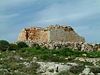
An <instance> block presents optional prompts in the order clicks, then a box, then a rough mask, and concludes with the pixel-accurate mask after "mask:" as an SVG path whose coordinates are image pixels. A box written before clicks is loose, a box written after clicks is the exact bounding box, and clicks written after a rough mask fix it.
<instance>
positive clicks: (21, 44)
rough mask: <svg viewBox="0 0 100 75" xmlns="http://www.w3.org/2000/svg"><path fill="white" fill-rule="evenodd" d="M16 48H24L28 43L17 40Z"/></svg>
mask: <svg viewBox="0 0 100 75" xmlns="http://www.w3.org/2000/svg"><path fill="white" fill-rule="evenodd" d="M17 46H18V48H25V47H28V45H27V44H26V43H25V42H18V43H17Z"/></svg>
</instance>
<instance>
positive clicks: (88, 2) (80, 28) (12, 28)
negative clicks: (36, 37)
mask: <svg viewBox="0 0 100 75" xmlns="http://www.w3.org/2000/svg"><path fill="white" fill-rule="evenodd" d="M99 9H100V0H49V1H48V0H8V1H7V0H1V1H0V34H1V35H0V38H4V39H8V40H10V41H11V40H12V39H13V41H15V40H16V37H17V36H18V33H19V31H20V30H21V28H24V27H27V26H36V25H38V26H48V25H50V24H61V25H66V24H67V25H71V26H72V27H74V28H75V30H76V31H77V33H79V34H80V35H82V36H85V38H86V40H87V41H88V42H92V41H95V42H98V41H99V42H100V39H99V38H100V35H98V32H100V31H99V29H100V22H99V20H100V10H99ZM91 37H92V38H91Z"/></svg>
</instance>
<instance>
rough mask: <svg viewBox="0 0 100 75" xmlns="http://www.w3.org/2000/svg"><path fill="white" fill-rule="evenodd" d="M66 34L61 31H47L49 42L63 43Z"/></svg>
mask: <svg viewBox="0 0 100 75" xmlns="http://www.w3.org/2000/svg"><path fill="white" fill-rule="evenodd" d="M66 37H67V36H66V32H65V31H64V30H62V29H56V30H50V31H49V41H50V42H52V41H56V42H58V41H61V42H65V41H67V40H66Z"/></svg>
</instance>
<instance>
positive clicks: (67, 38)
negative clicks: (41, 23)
mask: <svg viewBox="0 0 100 75" xmlns="http://www.w3.org/2000/svg"><path fill="white" fill-rule="evenodd" d="M49 41H51V42H52V41H60V42H85V40H84V39H83V38H82V37H80V36H79V35H78V34H77V33H75V32H74V31H65V30H64V29H56V30H50V31H49Z"/></svg>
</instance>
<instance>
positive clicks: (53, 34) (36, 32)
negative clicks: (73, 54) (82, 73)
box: [18, 25, 85, 43]
mask: <svg viewBox="0 0 100 75" xmlns="http://www.w3.org/2000/svg"><path fill="white" fill-rule="evenodd" d="M18 41H32V42H46V43H47V42H85V39H84V38H83V37H81V36H79V35H78V34H77V33H76V32H75V31H74V29H73V28H72V27H70V26H57V25H56V26H49V27H47V28H38V27H31V28H25V29H23V30H22V31H21V33H20V34H19V36H18Z"/></svg>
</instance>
